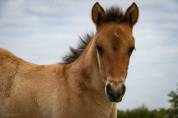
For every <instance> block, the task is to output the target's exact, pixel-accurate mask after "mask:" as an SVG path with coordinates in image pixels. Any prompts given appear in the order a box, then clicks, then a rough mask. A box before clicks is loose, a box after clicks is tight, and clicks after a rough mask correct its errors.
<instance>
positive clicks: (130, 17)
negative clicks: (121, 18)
mask: <svg viewBox="0 0 178 118" xmlns="http://www.w3.org/2000/svg"><path fill="white" fill-rule="evenodd" d="M138 16H139V10H138V6H137V5H136V4H135V3H132V5H131V6H130V7H129V8H128V9H127V11H126V13H125V18H126V20H127V21H128V22H129V24H130V25H131V26H134V25H135V23H136V22H137V20H138Z"/></svg>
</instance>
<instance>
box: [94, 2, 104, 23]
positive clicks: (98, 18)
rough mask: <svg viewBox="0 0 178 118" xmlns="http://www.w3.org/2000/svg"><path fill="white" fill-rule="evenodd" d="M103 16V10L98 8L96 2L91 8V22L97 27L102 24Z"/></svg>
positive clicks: (98, 5)
mask: <svg viewBox="0 0 178 118" xmlns="http://www.w3.org/2000/svg"><path fill="white" fill-rule="evenodd" d="M104 15H105V11H104V9H103V8H102V7H101V6H100V4H99V3H98V2H96V3H95V4H94V5H93V8H92V20H93V22H94V23H95V24H96V25H99V24H100V23H101V22H102V18H103V17H104Z"/></svg>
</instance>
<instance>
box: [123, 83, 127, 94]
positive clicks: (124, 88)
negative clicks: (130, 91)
mask: <svg viewBox="0 0 178 118" xmlns="http://www.w3.org/2000/svg"><path fill="white" fill-rule="evenodd" d="M125 90H126V87H125V85H124V84H123V85H122V95H124V93H125Z"/></svg>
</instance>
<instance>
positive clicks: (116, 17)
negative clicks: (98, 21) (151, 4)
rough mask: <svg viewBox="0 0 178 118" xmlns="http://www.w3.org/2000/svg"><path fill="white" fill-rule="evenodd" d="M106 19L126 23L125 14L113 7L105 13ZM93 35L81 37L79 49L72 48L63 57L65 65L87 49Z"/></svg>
mask: <svg viewBox="0 0 178 118" xmlns="http://www.w3.org/2000/svg"><path fill="white" fill-rule="evenodd" d="M105 13H106V14H105V17H104V19H103V21H102V22H103V23H104V22H117V23H123V22H125V21H126V20H125V18H124V13H123V12H122V10H121V9H120V8H118V7H111V8H109V9H106V11H105ZM93 36H94V35H93V34H86V35H85V36H84V37H80V40H81V41H80V44H79V46H78V48H76V49H75V48H72V47H70V53H69V54H68V55H66V56H65V57H63V63H65V64H69V63H72V62H74V61H75V60H76V59H77V58H78V57H79V56H80V55H81V53H82V52H83V50H84V49H85V48H86V46H87V45H88V43H89V42H90V41H91V39H92V38H93Z"/></svg>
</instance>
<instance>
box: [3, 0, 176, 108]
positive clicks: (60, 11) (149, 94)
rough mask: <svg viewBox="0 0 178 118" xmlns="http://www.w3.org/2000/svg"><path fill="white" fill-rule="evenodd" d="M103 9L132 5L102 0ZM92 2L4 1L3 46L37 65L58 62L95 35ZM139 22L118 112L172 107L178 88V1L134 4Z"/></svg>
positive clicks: (123, 0)
mask: <svg viewBox="0 0 178 118" xmlns="http://www.w3.org/2000/svg"><path fill="white" fill-rule="evenodd" d="M98 1H99V2H100V4H101V5H103V6H104V7H105V8H106V7H109V6H111V5H114V6H121V7H122V9H123V10H124V11H125V10H126V9H127V7H128V6H129V5H130V4H131V3H132V2H133V0H128V1H126V0H112V1H111V0H98ZM95 2H96V1H94V0H90V1H89V0H88V1H84V0H75V1H74V0H65V1H64V0H0V47H2V48H6V49H8V50H10V51H11V52H13V53H14V54H16V55H17V56H19V57H21V58H23V59H25V60H28V61H30V62H33V63H38V64H52V63H58V62H60V61H61V60H62V57H63V56H64V55H65V54H66V53H68V52H69V47H70V46H73V47H76V46H77V44H78V42H79V39H78V37H79V36H82V35H83V34H85V33H86V32H95V26H94V25H93V23H92V22H91V18H90V12H91V7H92V5H93V4H94V3H95ZM135 2H136V3H137V4H138V6H139V8H140V18H139V22H138V24H137V25H136V26H135V27H134V36H135V40H136V51H135V52H134V53H133V55H132V58H131V63H130V68H129V74H128V78H127V81H126V85H127V92H126V95H125V96H124V100H123V101H122V103H119V104H118V108H119V109H132V108H136V107H138V106H141V105H142V104H145V105H146V106H148V107H149V108H150V109H154V108H162V107H166V108H167V107H169V106H170V104H169V103H168V99H169V98H168V96H167V94H168V93H169V92H170V91H171V90H174V89H175V88H176V85H177V84H178V32H177V31H178V0H144V1H143V0H135Z"/></svg>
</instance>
